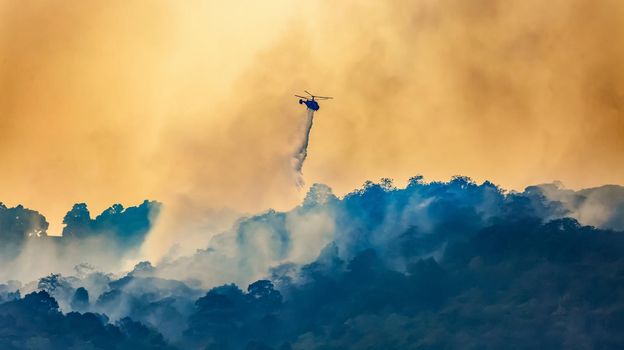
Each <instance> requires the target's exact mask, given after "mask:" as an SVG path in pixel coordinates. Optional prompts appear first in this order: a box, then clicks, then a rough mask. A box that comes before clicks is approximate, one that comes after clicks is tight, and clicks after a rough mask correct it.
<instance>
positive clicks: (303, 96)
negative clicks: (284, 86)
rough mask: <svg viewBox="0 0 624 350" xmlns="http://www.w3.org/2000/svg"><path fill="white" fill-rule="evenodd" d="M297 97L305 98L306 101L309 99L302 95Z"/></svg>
mask: <svg viewBox="0 0 624 350" xmlns="http://www.w3.org/2000/svg"><path fill="white" fill-rule="evenodd" d="M295 96H297V97H299V98H305V99H306V100H307V99H308V98H307V97H305V96H301V95H295Z"/></svg>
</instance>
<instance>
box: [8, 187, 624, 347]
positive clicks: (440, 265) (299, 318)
mask: <svg viewBox="0 0 624 350" xmlns="http://www.w3.org/2000/svg"><path fill="white" fill-rule="evenodd" d="M623 202H624V189H623V188H622V187H620V186H607V187H601V188H595V189H593V188H592V189H586V190H581V191H570V190H565V189H563V188H562V187H561V186H560V185H559V186H557V185H555V184H550V185H539V186H530V187H528V188H527V189H526V190H525V191H523V192H513V191H512V192H507V191H505V190H503V189H502V188H500V187H498V186H496V185H494V184H492V183H490V182H483V183H481V184H478V183H475V182H474V181H472V180H471V179H469V178H467V177H454V178H452V179H451V180H450V181H448V182H425V181H424V180H423V178H422V177H420V176H417V177H414V178H412V179H411V180H410V181H409V183H408V184H407V186H405V187H397V186H395V185H394V184H393V182H392V181H391V180H389V179H382V180H381V181H379V182H377V183H375V182H370V181H369V182H366V183H365V184H364V185H363V186H362V187H360V188H358V189H356V190H354V191H352V192H350V193H349V194H347V195H345V196H344V197H341V198H339V197H337V196H336V195H334V194H333V192H332V190H331V189H330V188H329V187H328V186H326V185H322V184H314V185H313V186H311V188H310V190H309V191H308V193H307V194H306V197H305V199H304V200H303V202H302V203H301V204H300V205H298V206H297V207H295V208H293V209H291V210H288V211H276V210H268V211H266V212H262V213H259V214H256V215H251V216H247V217H243V218H241V219H239V220H237V221H236V222H235V224H234V225H233V226H232V227H231V228H230V229H227V230H225V231H223V232H221V233H219V234H216V235H214V236H213V237H212V238H211V239H210V241H209V242H208V243H207V245H206V246H204V247H202V249H199V250H197V251H196V252H195V253H193V254H190V255H186V256H181V257H171V258H165V259H164V260H163V261H161V262H160V263H158V264H156V265H152V264H150V263H149V262H141V263H139V264H137V265H136V266H135V267H134V269H132V270H131V271H129V272H127V273H122V274H111V273H109V272H110V270H106V269H109V268H113V267H112V265H109V266H105V267H104V269H98V268H97V267H93V266H91V265H88V264H81V265H79V266H77V267H76V268H75V269H74V271H69V268H68V266H62V265H58V264H57V265H51V266H52V268H58V269H62V273H61V274H58V273H54V274H48V275H47V276H39V277H41V278H38V279H37V280H33V281H32V282H29V281H22V282H24V283H20V282H19V281H7V283H6V284H2V285H0V317H9V318H8V319H14V320H17V321H16V322H11V323H8V324H6V325H5V328H6V329H7V332H6V333H7V334H10V335H11V336H10V337H3V336H2V335H1V334H0V346H4V347H6V346H5V345H6V344H9V343H10V344H21V342H22V341H24V342H26V341H28V339H29V337H31V336H32V334H38V337H39V338H38V341H41V342H44V343H45V344H56V347H61V348H68V347H71V345H72V344H74V345H75V342H77V341H78V340H76V339H74V338H76V337H77V338H78V339H80V340H79V341H81V342H90V341H92V340H93V341H94V342H95V341H100V340H101V339H108V338H109V337H107V336H103V335H101V334H100V333H102V332H103V331H104V329H108V330H109V331H110V330H111V329H112V330H115V329H116V328H115V327H121V326H120V324H123V323H124V322H128V318H129V319H131V320H133V322H140V324H143V325H145V327H147V329H150V330H151V332H152V333H153V336H154V337H156V338H157V339H160V340H159V342H160V343H162V342H164V341H166V342H168V343H170V344H172V345H175V346H177V347H179V348H206V347H208V348H219V349H223V348H231V349H248V348H254V347H255V348H260V349H263V348H269V349H288V348H292V349H308V348H363V349H364V348H371V347H373V348H396V349H403V348H409V347H410V346H411V345H413V344H415V343H417V344H420V345H422V347H426V348H431V347H435V348H456V347H461V345H462V344H463V345H466V344H468V345H470V346H469V347H470V348H504V347H505V346H508V345H509V344H510V342H512V343H514V344H516V343H517V344H527V346H526V347H527V348H543V347H545V346H544V344H549V345H550V346H548V348H570V347H573V346H571V345H573V344H580V343H583V344H585V345H588V346H587V347H589V348H600V347H607V348H608V347H609V346H603V345H605V344H608V345H613V347H615V348H619V347H621V346H619V345H621V344H624V339H622V336H621V335H620V333H621V332H619V330H620V328H621V327H620V325H621V323H622V319H621V310H622V303H621V300H622V298H621V294H622V291H623V290H624V289H623V288H622V287H623V286H622V281H621V272H622V268H623V266H624V260H623V259H622V255H621V252H622V249H624V232H622V231H610V230H604V229H600V228H594V227H590V226H583V225H582V224H581V223H579V222H578V221H577V220H574V219H572V218H570V217H569V216H579V215H580V216H579V217H581V218H587V219H589V220H594V219H596V218H601V220H602V222H603V223H602V224H601V226H602V227H607V228H608V227H611V226H610V225H613V224H614V223H621V222H622V217H623V215H624V212H622V211H621V210H619V209H618V210H613V211H610V212H608V215H607V216H604V215H600V216H592V215H585V214H583V213H592V212H599V211H600V210H590V209H588V208H589V207H593V206H595V205H597V204H601V205H602V208H607V207H609V206H611V205H616V206H619V205H621V204H618V203H623ZM145 203H148V202H145ZM145 205H147V204H145ZM116 208H117V207H116V206H113V207H111V209H110V210H107V211H105V212H104V213H103V214H101V215H99V216H98V217H97V218H96V219H95V220H96V221H98V220H103V219H102V218H109V216H108V215H113V216H114V217H115V218H117V219H118V220H109V219H107V220H103V221H101V222H99V221H98V223H95V224H93V227H100V226H101V225H102V223H103V222H119V221H120V220H121V219H122V218H126V219H129V218H134V219H136V214H137V213H139V212H140V213H146V212H145V211H142V210H136V209H135V210H130V211H129V212H128V214H127V216H124V215H123V211H119V210H116ZM137 208H139V207H137ZM14 209H15V208H6V210H8V211H9V212H12V210H14ZM17 209H19V212H20V213H23V214H26V213H28V214H29V215H33V216H34V217H36V218H39V219H38V221H37V222H40V223H43V222H45V219H43V218H40V217H39V214H38V213H37V212H35V211H29V210H27V209H23V208H17ZM84 209H85V208H84V207H83V205H81V204H78V205H76V206H74V208H73V209H72V211H70V213H69V214H68V217H69V218H72V219H73V220H66V221H67V222H68V223H69V222H72V224H71V226H70V227H68V229H67V231H68V232H73V233H72V234H71V235H74V236H81V235H82V236H84V235H85V233H84V232H82V233H81V231H80V230H79V229H84V227H85V226H84V225H82V223H84V222H86V221H85V220H82V219H81V218H85V217H88V215H86V213H85V210H84ZM128 209H130V208H128ZM70 214H71V215H70ZM11 218H12V219H13V220H14V222H15V223H22V222H23V219H20V218H16V217H15V216H13V215H10V216H5V217H4V220H5V222H4V224H5V225H6V227H13V226H14V225H12V223H11V222H7V220H9V219H11ZM98 218H99V219H98ZM141 218H144V216H142V217H141ZM134 219H133V220H129V222H136V221H137V220H134ZM20 220H22V221H20ZM138 221H139V222H141V221H142V220H138ZM79 224H80V225H79ZM17 226H21V224H20V225H17ZM26 227H31V228H32V226H26ZM71 235H70V236H71ZM12 236H13V235H9V236H7V237H12ZM86 236H88V237H91V236H94V237H92V238H97V235H92V234H88V235H86ZM105 236H106V235H105ZM45 239H49V238H45ZM55 239H58V238H55ZM72 240H73V239H72ZM28 242H39V243H45V242H47V241H46V240H44V238H42V237H40V238H37V239H36V240H30V241H28ZM69 243H83V244H76V246H75V248H67V247H66V246H65V245H59V246H58V248H59V250H58V251H57V253H56V254H57V255H58V256H56V257H50V256H47V254H49V253H48V252H47V251H46V250H41V248H40V247H37V246H36V245H34V244H33V243H27V244H26V246H25V250H26V251H25V253H24V254H21V255H20V259H18V260H19V261H17V262H15V263H14V264H4V265H3V266H6V267H7V269H6V270H7V271H10V270H19V269H24V270H30V272H31V273H32V274H36V273H39V274H46V272H45V271H46V270H45V268H46V267H48V265H49V264H50V261H54V260H59V261H65V262H66V264H69V263H70V262H72V261H73V260H74V259H85V260H87V261H95V260H94V259H93V258H94V257H95V258H96V259H97V258H101V259H106V260H112V259H111V258H112V257H107V254H110V253H111V252H116V251H117V249H116V248H114V247H109V246H107V245H106V244H107V242H106V241H105V240H102V241H100V242H98V241H96V240H90V241H89V243H88V244H86V242H85V241H72V242H69ZM122 260H124V257H120V258H119V259H118V261H122ZM59 271H60V270H59ZM106 271H108V272H106ZM5 272H6V271H5ZM57 272H58V271H57ZM22 273H23V272H22ZM2 277H3V278H10V276H8V275H7V276H2ZM232 283H235V284H232ZM239 286H240V287H239ZM245 286H248V287H247V288H246V290H245V288H244V287H245ZM32 292H35V293H34V294H33V293H32ZM42 293H43V294H42ZM24 295H25V297H24V298H22V297H21V296H24ZM31 302H33V304H31ZM59 310H60V312H59ZM61 312H62V313H61ZM76 312H80V313H81V314H78V313H76ZM85 317H86V318H88V317H91V318H92V325H91V326H90V327H89V329H90V332H83V331H80V330H81V329H83V328H81V327H80V326H79V325H80V324H82V323H81V322H83V321H81V322H78V321H79V320H78V319H80V320H82V318H85ZM595 319H600V320H605V321H604V322H595V323H593V326H592V327H587V326H586V325H587V324H589V323H591V321H592V320H595ZM34 320H39V321H37V322H33V321H34ZM41 320H43V321H41ZM124 320H126V321H124ZM72 322H76V325H74V324H73V323H72ZM109 323H110V324H109ZM21 324H28V325H29V327H19V325H21ZM49 324H54V325H56V326H55V327H56V328H54V329H53V330H50V329H48V328H47V327H48V325H49ZM105 325H106V327H101V326H105ZM570 330H573V332H571V331H570ZM458 331H459V333H460V334H458ZM59 332H61V333H60V334H61V335H62V336H61V337H60V336H59ZM484 333H487V334H488V336H487V337H483V334H484ZM97 334H100V335H97ZM139 334H143V336H145V334H148V332H147V330H142V331H141V332H140V333H139ZM527 334H535V335H536V336H532V337H529V338H527V337H526V335H527ZM362 335H365V336H362ZM537 335H540V336H537ZM158 336H160V337H161V338H158ZM130 337H132V336H130ZM527 339H528V340H527ZM410 344H411V345H410ZM615 344H617V346H615ZM31 345H32V344H31ZM22 347H27V346H22ZM147 347H148V348H149V346H147ZM134 348H142V347H137V346H135V347H134Z"/></svg>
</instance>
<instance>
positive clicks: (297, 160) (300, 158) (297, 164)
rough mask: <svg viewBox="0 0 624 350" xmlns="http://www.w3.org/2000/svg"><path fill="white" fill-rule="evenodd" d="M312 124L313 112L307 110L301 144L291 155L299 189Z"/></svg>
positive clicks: (302, 183) (302, 184) (302, 181)
mask: <svg viewBox="0 0 624 350" xmlns="http://www.w3.org/2000/svg"><path fill="white" fill-rule="evenodd" d="M313 122H314V111H313V110H312V109H310V108H308V109H307V117H306V120H305V124H304V125H303V130H302V136H303V137H302V138H301V143H300V144H299V146H298V148H297V150H296V151H295V153H294V155H293V168H294V170H295V173H296V176H297V179H296V183H297V187H299V188H301V187H303V186H304V184H305V182H304V180H303V172H302V169H303V162H305V160H306V157H307V156H308V143H309V142H310V132H311V131H312V123H313Z"/></svg>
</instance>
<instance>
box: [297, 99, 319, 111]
mask: <svg viewBox="0 0 624 350" xmlns="http://www.w3.org/2000/svg"><path fill="white" fill-rule="evenodd" d="M299 104H305V105H306V107H308V109H311V110H313V111H318V110H319V108H320V107H319V104H318V102H316V101H314V100H303V99H300V100H299Z"/></svg>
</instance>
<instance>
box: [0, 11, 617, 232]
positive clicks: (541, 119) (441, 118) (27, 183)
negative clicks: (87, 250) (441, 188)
mask: <svg viewBox="0 0 624 350" xmlns="http://www.w3.org/2000/svg"><path fill="white" fill-rule="evenodd" d="M623 35H624V3H623V2H621V1H618V0H613V1H610V0H601V1H592V0H552V1H543V0H518V1H507V0H505V1H503V0H410V1H356V0H352V1H305V2H295V1H286V0H274V1H251V0H250V1H173V0H171V1H148V0H144V1H128V0H123V1H98V0H94V1H79V0H66V1H52V0H47V1H42V0H32V1H17V0H6V1H0V175H1V179H2V181H0V201H3V202H5V203H6V204H8V205H15V204H18V203H23V204H24V205H26V206H28V207H31V208H34V209H37V210H39V211H41V212H42V213H43V214H44V215H46V217H48V219H49V221H51V223H52V232H51V233H58V232H59V230H60V227H61V226H60V220H61V218H62V216H63V215H64V213H65V212H66V211H67V210H68V209H70V207H71V205H72V204H73V203H75V202H83V201H84V202H87V203H88V204H89V206H90V207H91V208H92V209H93V210H94V211H99V210H102V209H104V208H105V207H107V206H108V205H110V204H111V203H114V202H121V203H124V204H137V203H138V202H140V201H142V200H143V199H144V198H150V199H157V200H161V201H163V202H165V204H166V205H168V207H167V208H168V210H169V214H167V215H168V217H169V219H168V220H165V221H166V222H168V224H167V225H168V226H167V228H166V229H163V230H161V231H162V232H163V233H161V234H160V235H161V236H160V237H161V238H162V237H164V236H162V235H163V234H164V235H169V236H175V234H173V233H172V234H170V232H171V231H172V230H175V225H174V224H175V222H176V220H178V219H176V218H180V216H181V215H182V214H181V213H184V215H202V213H204V212H205V211H207V210H210V209H211V208H221V207H229V208H234V209H236V210H241V211H255V210H260V209H265V208H267V207H274V208H278V209H284V208H288V207H289V206H292V205H295V204H296V203H297V202H298V201H299V200H300V198H301V197H302V196H303V195H304V193H305V190H304V191H299V190H298V189H297V188H296V186H295V176H294V174H293V173H292V170H291V168H290V164H291V163H290V157H291V154H292V152H293V151H294V149H295V148H296V146H297V139H298V137H300V136H299V135H300V127H301V123H302V122H303V120H304V118H305V110H304V109H303V107H302V106H300V105H299V104H297V100H296V98H294V97H293V96H292V94H294V93H301V92H302V90H303V89H308V90H310V91H313V92H316V93H318V94H322V95H331V96H335V100H332V101H328V102H326V103H323V104H322V105H321V110H320V111H319V112H318V113H317V115H316V119H315V125H314V129H313V130H312V135H311V139H310V148H309V152H308V159H307V160H306V164H305V165H304V169H303V171H304V177H305V180H306V183H307V184H308V185H310V184H312V183H314V182H323V183H327V184H329V185H330V186H331V187H333V188H334V189H335V191H336V192H337V193H339V194H342V193H344V192H345V191H348V190H351V189H353V188H355V187H357V186H359V185H361V184H362V183H363V182H364V181H365V180H367V179H372V180H377V179H379V178H380V177H392V178H395V179H396V180H397V182H398V183H399V184H402V183H403V182H404V181H405V180H407V178H409V177H410V176H413V175H416V174H422V175H424V176H425V178H426V179H428V180H447V179H448V178H449V177H450V176H452V175H456V174H461V175H467V176H470V177H473V178H474V179H476V180H479V181H481V180H485V179H489V180H491V181H493V182H495V183H497V184H500V185H502V186H504V187H506V188H513V189H522V188H523V187H524V186H526V185H528V184H533V183H540V182H547V181H552V180H561V181H563V183H564V184H565V185H566V186H568V187H572V188H578V187H587V186H594V185H600V184H604V183H618V184H622V183H624V46H622V45H621V42H620V41H621V40H620V39H621V38H622V37H624V36H623Z"/></svg>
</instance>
